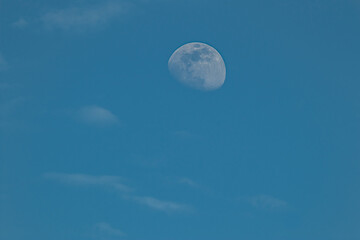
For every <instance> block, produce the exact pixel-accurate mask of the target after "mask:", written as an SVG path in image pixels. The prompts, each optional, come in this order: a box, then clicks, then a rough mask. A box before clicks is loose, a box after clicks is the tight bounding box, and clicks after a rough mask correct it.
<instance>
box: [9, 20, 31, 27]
mask: <svg viewBox="0 0 360 240" xmlns="http://www.w3.org/2000/svg"><path fill="white" fill-rule="evenodd" d="M27 25H29V23H28V22H27V21H26V20H25V19H23V18H19V19H18V20H17V21H15V22H13V23H12V26H13V27H17V28H24V27H26V26H27Z"/></svg>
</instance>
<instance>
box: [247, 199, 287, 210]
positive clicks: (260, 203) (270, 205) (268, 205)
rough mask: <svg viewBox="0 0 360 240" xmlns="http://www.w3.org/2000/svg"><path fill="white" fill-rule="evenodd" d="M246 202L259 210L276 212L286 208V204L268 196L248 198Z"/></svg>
mask: <svg viewBox="0 0 360 240" xmlns="http://www.w3.org/2000/svg"><path fill="white" fill-rule="evenodd" d="M246 200H247V201H248V202H249V203H250V204H251V205H252V206H253V207H256V208H259V209H266V210H278V209H283V208H286V207H287V206H288V203H287V202H285V201H283V200H280V199H277V198H275V197H272V196H269V195H258V196H253V197H248V198H246Z"/></svg>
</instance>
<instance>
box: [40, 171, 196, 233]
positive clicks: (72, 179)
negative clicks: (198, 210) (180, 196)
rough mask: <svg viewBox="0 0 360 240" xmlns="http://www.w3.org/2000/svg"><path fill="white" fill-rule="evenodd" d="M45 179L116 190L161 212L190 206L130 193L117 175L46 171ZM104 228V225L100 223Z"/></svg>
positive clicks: (127, 197) (125, 197)
mask: <svg viewBox="0 0 360 240" xmlns="http://www.w3.org/2000/svg"><path fill="white" fill-rule="evenodd" d="M43 176H44V177H45V178H47V179H51V180H55V181H58V182H61V183H64V184H69V185H76V186H94V187H103V188H110V189H114V190H117V191H118V192H120V194H121V197H122V198H123V199H124V200H128V201H132V202H136V203H138V204H141V205H144V206H147V207H150V208H152V209H155V210H158V211H163V212H168V213H170V212H184V211H189V210H191V209H192V208H191V207H190V206H188V205H184V204H179V203H175V202H169V201H163V200H159V199H157V198H153V197H139V196H136V195H132V194H131V192H132V191H133V189H131V188H129V187H128V186H126V185H124V184H123V183H122V178H120V177H118V176H106V175H105V176H92V175H87V174H65V173H46V174H44V175H43ZM102 227H103V229H105V228H106V227H105V225H102ZM108 229H109V228H108Z"/></svg>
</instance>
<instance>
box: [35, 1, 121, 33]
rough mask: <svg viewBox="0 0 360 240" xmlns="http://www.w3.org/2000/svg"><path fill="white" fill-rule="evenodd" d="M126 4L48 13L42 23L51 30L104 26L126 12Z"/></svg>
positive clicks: (73, 8)
mask: <svg viewBox="0 0 360 240" xmlns="http://www.w3.org/2000/svg"><path fill="white" fill-rule="evenodd" d="M125 9H126V6H125V5H124V3H122V2H121V3H120V2H115V1H110V2H106V3H102V4H98V5H93V6H90V7H89V6H86V7H71V8H67V9H61V10H55V11H51V12H48V13H46V14H45V15H44V16H43V17H42V22H43V23H44V25H45V26H47V27H49V28H60V29H63V30H71V29H75V30H85V29H87V28H91V27H96V26H99V25H103V24H105V23H107V22H108V21H110V20H111V19H113V18H115V17H116V16H118V15H119V14H122V13H124V12H125Z"/></svg>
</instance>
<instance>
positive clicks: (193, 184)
mask: <svg viewBox="0 0 360 240" xmlns="http://www.w3.org/2000/svg"><path fill="white" fill-rule="evenodd" d="M179 183H182V184H185V185H188V186H190V187H199V184H197V183H196V182H194V181H193V180H191V179H190V178H186V177H183V178H180V179H179Z"/></svg>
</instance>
